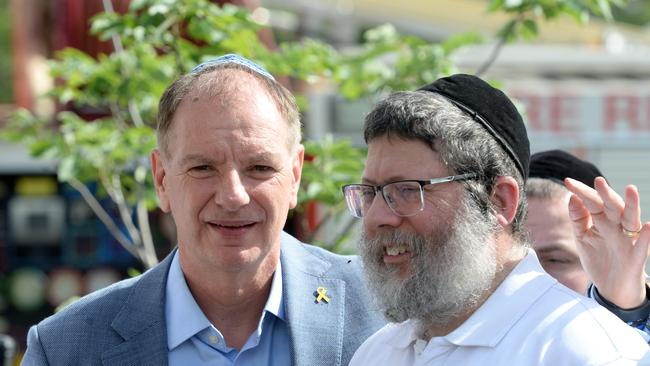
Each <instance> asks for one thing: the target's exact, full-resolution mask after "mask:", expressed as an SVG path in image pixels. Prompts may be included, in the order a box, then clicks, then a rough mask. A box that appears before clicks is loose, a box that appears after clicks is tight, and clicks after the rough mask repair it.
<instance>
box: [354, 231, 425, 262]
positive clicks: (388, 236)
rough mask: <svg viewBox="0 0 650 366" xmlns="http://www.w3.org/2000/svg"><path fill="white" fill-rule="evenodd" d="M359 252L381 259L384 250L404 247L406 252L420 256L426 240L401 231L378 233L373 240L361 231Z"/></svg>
mask: <svg viewBox="0 0 650 366" xmlns="http://www.w3.org/2000/svg"><path fill="white" fill-rule="evenodd" d="M360 244H361V245H360V246H361V248H360V249H361V250H363V251H364V252H367V253H371V254H374V255H379V256H380V257H383V255H384V248H387V247H391V246H396V245H405V246H406V248H407V250H408V251H409V252H410V253H411V254H412V255H413V256H416V255H420V254H422V252H423V250H424V247H425V244H426V240H425V239H424V237H422V236H420V235H417V234H414V233H411V232H407V231H403V230H387V231H381V232H378V233H377V234H376V235H375V237H374V238H372V239H370V238H368V235H367V234H366V231H365V230H362V231H361V240H360Z"/></svg>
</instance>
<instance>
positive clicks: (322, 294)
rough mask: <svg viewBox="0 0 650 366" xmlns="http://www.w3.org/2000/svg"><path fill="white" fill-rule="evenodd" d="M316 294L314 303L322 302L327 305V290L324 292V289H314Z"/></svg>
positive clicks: (328, 300)
mask: <svg viewBox="0 0 650 366" xmlns="http://www.w3.org/2000/svg"><path fill="white" fill-rule="evenodd" d="M316 292H317V293H318V297H317V298H316V302H317V303H319V304H320V301H321V300H324V301H325V302H327V303H329V302H330V298H329V297H327V290H325V287H319V288H317V289H316Z"/></svg>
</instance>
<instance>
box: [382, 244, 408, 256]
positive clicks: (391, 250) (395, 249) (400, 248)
mask: <svg viewBox="0 0 650 366" xmlns="http://www.w3.org/2000/svg"><path fill="white" fill-rule="evenodd" d="M407 249H408V248H407V247H406V245H404V244H400V245H394V246H390V247H386V254H388V255H398V254H402V253H404V252H406V250H407Z"/></svg>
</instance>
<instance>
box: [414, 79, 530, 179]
mask: <svg viewBox="0 0 650 366" xmlns="http://www.w3.org/2000/svg"><path fill="white" fill-rule="evenodd" d="M419 90H426V91H430V92H433V93H437V94H440V95H442V96H443V97H445V98H446V99H447V100H449V101H450V102H451V103H452V104H454V105H455V106H457V107H458V108H460V109H461V110H463V111H464V112H465V113H467V114H469V115H470V116H472V118H473V119H474V120H476V121H477V122H479V123H480V124H481V125H482V126H483V127H484V128H485V129H486V130H487V131H488V132H489V133H490V134H491V135H492V136H493V137H494V138H495V139H496V140H497V141H498V142H499V144H500V145H501V147H503V149H504V150H505V151H506V152H507V153H508V155H510V157H511V158H512V159H513V160H514V162H515V164H516V165H517V168H518V169H519V172H521V175H522V176H523V178H524V180H526V178H528V161H529V159H530V143H529V142H528V134H527V133H526V126H525V125H524V121H523V120H522V118H521V115H520V114H519V112H518V111H517V108H515V105H514V104H512V101H510V99H509V98H508V97H507V96H506V95H505V94H504V93H503V92H502V91H501V90H499V89H496V88H493V87H491V86H490V85H489V84H488V83H486V82H485V81H483V80H481V79H480V78H479V77H476V76H474V75H467V74H456V75H452V76H448V77H445V78H441V79H438V80H436V81H434V82H433V83H431V84H429V85H426V86H423V87H421V88H420V89H419Z"/></svg>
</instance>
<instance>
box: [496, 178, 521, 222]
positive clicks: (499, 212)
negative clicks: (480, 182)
mask: <svg viewBox="0 0 650 366" xmlns="http://www.w3.org/2000/svg"><path fill="white" fill-rule="evenodd" d="M490 200H491V201H492V204H493V205H494V206H495V207H496V217H497V221H498V222H499V224H500V225H501V226H503V227H505V226H508V225H509V224H511V223H512V221H513V220H514V219H515V214H516V213H517V207H519V184H517V181H516V180H515V178H513V177H509V176H503V177H497V179H496V182H495V183H494V187H493V188H492V194H491V195H490Z"/></svg>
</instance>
